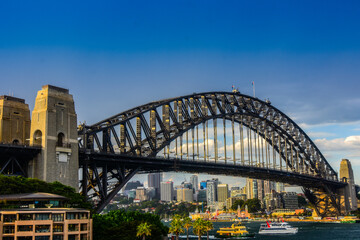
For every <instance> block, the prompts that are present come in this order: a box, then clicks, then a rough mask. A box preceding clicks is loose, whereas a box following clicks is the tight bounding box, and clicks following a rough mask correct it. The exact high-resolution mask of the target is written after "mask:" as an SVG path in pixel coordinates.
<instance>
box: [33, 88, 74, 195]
mask: <svg viewBox="0 0 360 240" xmlns="http://www.w3.org/2000/svg"><path fill="white" fill-rule="evenodd" d="M77 138H78V134H77V116H76V113H75V106H74V100H73V97H72V95H70V94H69V90H67V89H63V88H59V87H55V86H51V85H46V86H43V87H42V89H41V90H40V91H38V94H37V97H36V100H35V107H34V110H33V112H32V120H31V130H30V145H32V146H41V147H42V150H41V154H39V155H38V156H37V157H36V158H34V159H33V160H32V161H31V162H30V164H29V168H30V169H29V170H28V171H29V172H28V173H29V177H33V178H38V179H40V180H43V181H46V182H54V181H59V182H61V183H62V184H65V185H68V186H71V187H73V188H75V189H76V191H78V189H79V183H78V182H79V180H78V179H79V176H78V175H79V174H78V169H79V160H78V151H79V150H78V148H79V146H78V139H77Z"/></svg>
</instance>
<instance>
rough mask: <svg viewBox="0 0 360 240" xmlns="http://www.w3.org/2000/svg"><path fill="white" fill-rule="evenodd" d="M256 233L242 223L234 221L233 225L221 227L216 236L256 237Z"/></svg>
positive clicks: (226, 237)
mask: <svg viewBox="0 0 360 240" xmlns="http://www.w3.org/2000/svg"><path fill="white" fill-rule="evenodd" d="M254 236H255V233H249V232H248V231H247V230H246V227H245V226H244V225H242V224H241V223H234V224H232V225H231V227H223V228H220V229H219V230H218V231H217V232H216V234H215V237H217V238H223V239H243V238H251V237H254Z"/></svg>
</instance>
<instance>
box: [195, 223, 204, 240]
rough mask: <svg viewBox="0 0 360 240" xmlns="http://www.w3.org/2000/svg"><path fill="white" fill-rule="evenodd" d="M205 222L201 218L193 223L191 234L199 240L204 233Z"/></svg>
mask: <svg viewBox="0 0 360 240" xmlns="http://www.w3.org/2000/svg"><path fill="white" fill-rule="evenodd" d="M205 224H206V223H205V221H204V220H203V219H202V218H198V219H196V220H195V222H194V223H193V232H194V234H195V235H197V236H198V237H199V240H201V236H202V235H204V234H205V233H206V225H205Z"/></svg>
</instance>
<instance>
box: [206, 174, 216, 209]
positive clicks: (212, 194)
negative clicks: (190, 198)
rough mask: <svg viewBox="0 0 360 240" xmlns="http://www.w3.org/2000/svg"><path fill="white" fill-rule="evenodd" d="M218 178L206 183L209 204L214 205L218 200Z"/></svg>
mask: <svg viewBox="0 0 360 240" xmlns="http://www.w3.org/2000/svg"><path fill="white" fill-rule="evenodd" d="M217 185H218V181H217V180H211V181H208V182H207V184H206V199H207V203H208V205H212V204H214V203H215V202H217Z"/></svg>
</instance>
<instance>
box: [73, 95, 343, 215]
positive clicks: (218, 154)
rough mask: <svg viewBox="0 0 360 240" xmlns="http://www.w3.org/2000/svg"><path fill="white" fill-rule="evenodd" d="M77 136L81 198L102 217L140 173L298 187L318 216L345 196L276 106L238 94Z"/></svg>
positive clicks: (149, 109) (131, 116)
mask: <svg viewBox="0 0 360 240" xmlns="http://www.w3.org/2000/svg"><path fill="white" fill-rule="evenodd" d="M209 131H210V136H209ZM78 133H79V149H80V153H79V159H80V168H82V181H81V184H82V185H81V189H82V193H83V194H84V195H86V196H88V198H93V199H95V200H96V202H97V210H98V211H101V210H102V209H103V208H104V207H105V206H106V205H107V204H108V203H109V201H110V200H111V199H112V198H113V197H114V196H115V194H116V193H117V192H118V191H119V190H120V189H121V188H122V187H123V186H124V185H125V184H126V183H127V182H128V181H129V180H130V179H131V178H132V177H133V176H134V175H135V174H136V173H139V172H155V171H184V172H193V173H210V174H211V173H213V174H225V175H232V176H242V177H250V178H257V179H264V180H273V181H281V182H286V183H290V184H296V185H299V186H302V187H303V189H304V193H305V194H306V196H307V198H308V199H309V201H310V202H311V203H312V204H313V205H314V206H315V210H316V211H317V213H318V214H319V215H329V214H340V211H341V208H340V195H339V191H340V189H342V188H344V187H345V186H346V183H344V182H341V181H339V179H338V177H337V173H336V172H335V170H334V169H333V168H332V167H331V166H330V164H329V163H328V162H327V161H326V159H325V157H324V156H323V155H322V153H321V152H320V151H319V149H318V148H317V147H316V145H315V144H314V143H313V141H312V140H311V139H310V138H309V137H308V136H307V135H306V133H305V132H304V131H303V130H302V129H301V128H300V127H299V126H298V125H297V124H296V123H295V122H294V121H293V120H291V119H290V118H289V117H288V116H286V115H285V114H284V113H282V112H281V111H280V110H278V109H277V108H275V107H274V106H272V105H271V103H270V101H262V100H259V99H258V98H253V97H250V96H247V95H243V94H240V93H239V92H206V93H194V94H191V95H187V96H182V97H176V98H171V99H165V100H160V101H155V102H151V103H148V104H145V105H142V106H139V107H135V108H132V109H130V110H127V111H125V112H122V113H120V114H117V115H115V116H112V117H110V118H108V119H105V120H103V121H101V122H98V123H96V124H93V125H91V126H86V125H82V126H80V127H79V131H78ZM229 135H230V136H229ZM229 143H230V144H229ZM324 202H325V203H324Z"/></svg>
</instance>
